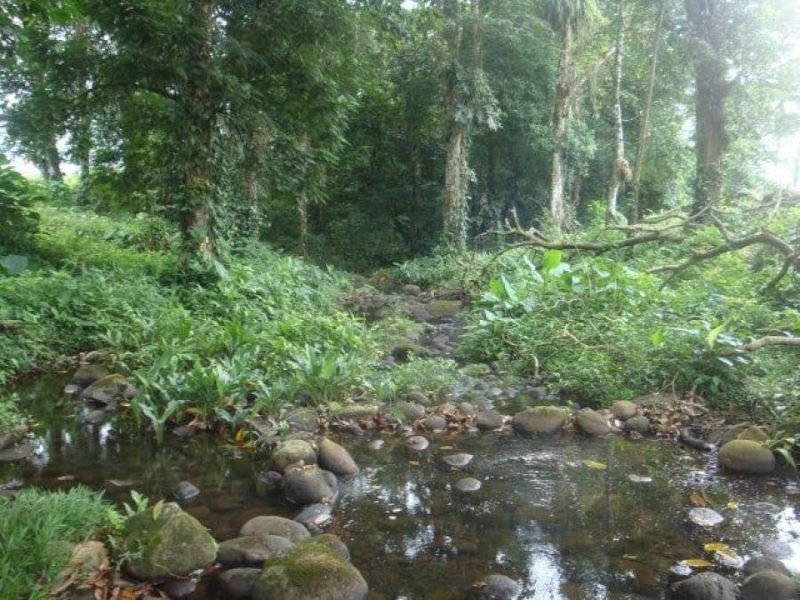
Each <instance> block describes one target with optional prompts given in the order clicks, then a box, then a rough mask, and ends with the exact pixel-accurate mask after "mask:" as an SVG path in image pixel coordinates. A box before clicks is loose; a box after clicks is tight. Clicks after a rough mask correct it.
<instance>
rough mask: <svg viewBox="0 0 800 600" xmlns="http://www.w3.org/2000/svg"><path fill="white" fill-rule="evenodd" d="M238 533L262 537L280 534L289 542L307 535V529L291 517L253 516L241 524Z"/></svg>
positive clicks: (308, 534)
mask: <svg viewBox="0 0 800 600" xmlns="http://www.w3.org/2000/svg"><path fill="white" fill-rule="evenodd" d="M239 535H242V536H245V535H255V536H258V537H260V538H262V539H265V538H266V537H267V536H280V537H283V538H286V539H288V540H289V541H290V542H297V541H300V540H302V539H305V538H307V537H309V536H310V535H311V534H310V533H309V532H308V529H306V528H305V527H303V526H302V525H301V524H300V523H297V522H295V521H292V520H291V519H284V518H283V517H275V516H271V515H269V516H261V517H253V518H252V519H250V520H249V521H248V522H247V523H245V524H244V525H242V528H241V529H240V530H239Z"/></svg>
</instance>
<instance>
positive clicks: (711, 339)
mask: <svg viewBox="0 0 800 600" xmlns="http://www.w3.org/2000/svg"><path fill="white" fill-rule="evenodd" d="M724 328H725V323H720V324H719V325H717V326H716V327H714V329H712V330H711V331H709V332H708V335H707V336H706V344H708V347H709V349H711V348H713V347H714V343H715V342H716V341H717V337H719V334H720V333H722V330H723V329H724Z"/></svg>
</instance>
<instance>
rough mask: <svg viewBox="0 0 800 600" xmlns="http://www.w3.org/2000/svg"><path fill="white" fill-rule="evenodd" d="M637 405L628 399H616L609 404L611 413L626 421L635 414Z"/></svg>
mask: <svg viewBox="0 0 800 600" xmlns="http://www.w3.org/2000/svg"><path fill="white" fill-rule="evenodd" d="M638 408H639V407H638V405H637V404H636V403H635V402H631V401H630V400H617V401H616V402H614V404H612V405H611V414H612V415H614V416H615V417H616V418H617V419H619V420H620V421H627V420H628V419H630V418H631V417H635V416H636V411H637V410H638Z"/></svg>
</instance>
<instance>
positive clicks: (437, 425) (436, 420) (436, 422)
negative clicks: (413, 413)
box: [422, 415, 447, 432]
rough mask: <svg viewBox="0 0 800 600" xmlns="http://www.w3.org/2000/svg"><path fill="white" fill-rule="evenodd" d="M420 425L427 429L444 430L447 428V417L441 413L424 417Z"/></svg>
mask: <svg viewBox="0 0 800 600" xmlns="http://www.w3.org/2000/svg"><path fill="white" fill-rule="evenodd" d="M422 426H423V427H424V428H425V429H427V430H428V431H434V432H439V431H444V430H445V429H447V419H445V418H444V417H443V416H442V415H431V416H430V417H425V418H424V419H423V420H422Z"/></svg>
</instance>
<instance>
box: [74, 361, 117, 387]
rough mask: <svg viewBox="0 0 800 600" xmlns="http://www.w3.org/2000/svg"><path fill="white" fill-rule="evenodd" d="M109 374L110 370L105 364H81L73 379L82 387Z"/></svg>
mask: <svg viewBox="0 0 800 600" xmlns="http://www.w3.org/2000/svg"><path fill="white" fill-rule="evenodd" d="M109 374H110V371H109V370H108V369H106V368H105V367H104V366H103V365H81V366H80V367H78V370H77V371H75V373H74V374H73V375H72V381H74V382H75V383H77V384H78V385H79V386H81V387H87V386H89V385H92V384H93V383H94V382H95V381H97V380H99V379H102V378H103V377H105V376H107V375H109Z"/></svg>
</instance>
